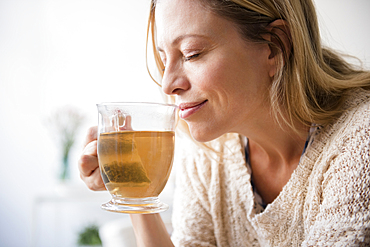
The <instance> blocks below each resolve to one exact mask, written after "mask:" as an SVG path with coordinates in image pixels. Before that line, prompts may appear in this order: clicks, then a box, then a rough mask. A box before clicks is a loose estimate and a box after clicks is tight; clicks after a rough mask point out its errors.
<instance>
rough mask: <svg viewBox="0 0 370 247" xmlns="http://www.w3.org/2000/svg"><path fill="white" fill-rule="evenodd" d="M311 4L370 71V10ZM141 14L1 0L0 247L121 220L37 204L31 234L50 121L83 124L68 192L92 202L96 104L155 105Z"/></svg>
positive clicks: (106, 5) (117, 6)
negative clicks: (85, 150) (58, 118)
mask: <svg viewBox="0 0 370 247" xmlns="http://www.w3.org/2000/svg"><path fill="white" fill-rule="evenodd" d="M316 4H317V7H318V12H319V19H320V25H321V27H322V35H323V39H324V43H325V44H327V45H329V46H331V47H333V48H336V49H339V50H341V51H343V52H345V53H348V54H351V55H354V56H357V57H359V58H360V59H361V60H362V61H363V62H364V65H365V66H366V67H367V68H370V48H369V40H370V28H369V24H370V17H369V15H368V12H369V10H370V1H368V0H316ZM148 12H149V0H136V1H124V0H0V167H1V171H0V246H4V247H16V246H17V247H18V246H19V247H24V246H31V241H34V242H35V243H37V246H74V245H75V242H76V236H77V232H78V231H80V229H81V227H83V226H84V225H86V224H88V223H91V221H95V222H97V223H101V222H106V221H108V220H111V219H114V218H119V217H123V216H121V215H116V214H114V215H112V214H110V213H106V212H102V211H101V210H100V209H99V205H100V203H101V202H104V201H101V194H99V193H98V194H99V197H97V198H98V199H97V201H96V202H94V203H74V204H73V203H72V204H68V203H64V204H63V203H57V204H53V203H46V204H42V205H40V204H37V205H39V208H38V210H36V211H37V213H38V214H36V216H37V217H36V221H37V222H38V223H37V225H36V230H35V228H32V223H34V222H35V221H32V220H35V217H34V216H35V214H34V213H35V211H34V205H35V203H34V202H35V199H36V198H38V197H39V196H40V195H45V194H47V193H49V192H55V193H56V190H55V189H54V188H58V180H57V175H58V172H59V166H60V161H59V160H60V157H59V152H58V150H59V149H58V147H57V145H56V142H55V140H54V137H53V135H52V134H51V131H50V130H49V129H48V127H47V125H48V123H47V119H48V118H49V117H50V115H52V114H53V113H54V112H55V111H57V110H58V109H61V108H62V107H64V106H72V107H75V108H76V109H79V110H80V111H81V112H82V113H83V114H84V115H85V117H86V121H85V122H84V126H83V127H82V128H81V131H80V132H79V135H78V139H77V143H76V145H75V146H74V148H73V150H72V156H71V166H72V167H71V173H72V178H71V184H72V185H73V186H76V188H78V190H80V191H81V193H84V195H85V194H89V195H92V196H94V195H95V194H94V193H93V192H90V191H88V190H87V189H86V188H85V187H84V186H83V184H82V182H81V181H80V180H79V177H78V170H77V159H78V155H79V152H80V151H81V142H82V139H83V136H84V134H85V129H86V128H87V126H90V125H95V124H96V119H97V113H96V108H95V104H96V103H99V102H102V101H155V102H161V101H162V99H161V96H160V93H159V92H160V91H159V89H158V87H157V86H156V85H155V84H154V83H153V82H152V81H151V79H150V78H149V76H148V74H147V71H146V66H145V37H146V24H147V15H148ZM90 193H91V194H90ZM55 222H62V223H61V224H56V223H55ZM33 226H35V225H33ZM66 226H70V227H69V228H68V227H66ZM32 229H33V230H32ZM53 241H58V242H57V243H55V242H53Z"/></svg>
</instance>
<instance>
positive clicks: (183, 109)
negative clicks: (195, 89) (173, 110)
mask: <svg viewBox="0 0 370 247" xmlns="http://www.w3.org/2000/svg"><path fill="white" fill-rule="evenodd" d="M207 101H208V100H205V101H203V102H200V103H199V102H195V103H181V104H180V105H179V108H180V114H179V115H180V117H181V118H182V119H186V118H188V117H190V116H191V115H193V114H194V113H195V112H197V111H198V110H199V109H200V108H202V107H203V106H204V105H205V104H206V103H207Z"/></svg>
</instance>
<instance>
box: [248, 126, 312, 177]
mask: <svg viewBox="0 0 370 247" xmlns="http://www.w3.org/2000/svg"><path fill="white" fill-rule="evenodd" d="M256 126H258V127H256V128H254V129H253V131H250V129H249V131H248V132H247V133H245V134H244V135H245V136H246V137H247V138H248V140H249V149H250V153H251V163H257V164H262V165H264V166H267V167H276V168H279V167H280V168H281V167H292V166H296V165H297V164H298V162H299V159H300V157H301V154H302V152H303V149H304V146H305V143H306V140H307V136H308V131H309V128H308V127H307V126H303V125H298V124H296V126H299V127H298V128H297V129H298V131H297V132H296V131H294V130H292V129H291V128H289V127H288V126H282V125H279V124H278V123H276V121H266V122H263V123H259V124H258V125H256ZM242 134H243V133H242ZM294 168H295V167H294ZM288 170H290V169H288Z"/></svg>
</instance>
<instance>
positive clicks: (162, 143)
mask: <svg viewBox="0 0 370 247" xmlns="http://www.w3.org/2000/svg"><path fill="white" fill-rule="evenodd" d="M174 136H175V134H174V132H173V131H119V132H108V133H101V134H100V136H99V140H98V157H99V164H100V169H101V175H102V178H103V181H104V183H105V186H106V188H107V190H109V192H110V193H111V194H112V196H113V197H122V198H145V197H156V196H158V195H159V194H160V193H161V192H162V190H163V188H164V186H165V185H166V183H167V180H168V177H169V175H170V172H171V167H172V162H173V154H174V140H175V138H174Z"/></svg>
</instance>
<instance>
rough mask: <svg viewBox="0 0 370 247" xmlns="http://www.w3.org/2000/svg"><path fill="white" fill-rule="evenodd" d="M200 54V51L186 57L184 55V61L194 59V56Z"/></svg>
mask: <svg viewBox="0 0 370 247" xmlns="http://www.w3.org/2000/svg"><path fill="white" fill-rule="evenodd" d="M199 56H200V53H197V54H194V55H191V56H187V57H184V61H185V62H186V61H190V60H191V59H194V58H197V57H199Z"/></svg>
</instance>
